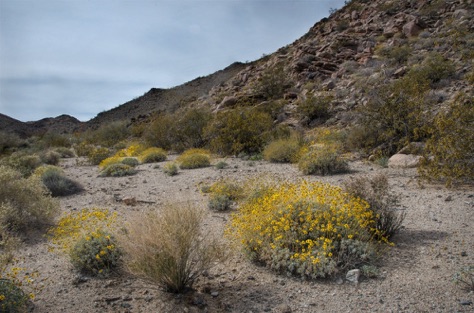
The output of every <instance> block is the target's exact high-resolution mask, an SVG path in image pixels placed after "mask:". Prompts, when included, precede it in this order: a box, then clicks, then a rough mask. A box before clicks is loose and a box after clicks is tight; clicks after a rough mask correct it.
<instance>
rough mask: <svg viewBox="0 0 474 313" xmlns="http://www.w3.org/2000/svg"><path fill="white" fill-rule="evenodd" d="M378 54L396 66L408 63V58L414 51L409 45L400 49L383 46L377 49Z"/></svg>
mask: <svg viewBox="0 0 474 313" xmlns="http://www.w3.org/2000/svg"><path fill="white" fill-rule="evenodd" d="M376 53H377V54H378V55H381V56H384V57H386V58H388V59H389V60H390V62H391V63H392V64H394V65H401V64H405V63H406V62H407V61H408V58H409V56H410V55H411V53H412V49H411V48H410V47H409V46H407V45H403V46H399V47H391V46H382V47H380V48H379V49H377V51H376Z"/></svg>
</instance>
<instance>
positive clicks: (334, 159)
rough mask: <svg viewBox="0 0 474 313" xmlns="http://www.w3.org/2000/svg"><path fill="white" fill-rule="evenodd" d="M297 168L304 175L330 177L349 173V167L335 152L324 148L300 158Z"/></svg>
mask: <svg viewBox="0 0 474 313" xmlns="http://www.w3.org/2000/svg"><path fill="white" fill-rule="evenodd" d="M298 168H299V170H300V171H301V172H302V173H303V174H305V175H332V174H338V173H345V172H348V171H349V165H348V164H347V162H346V161H345V160H344V159H342V158H341V157H340V156H339V154H338V153H337V152H335V151H331V150H326V149H324V148H323V149H316V150H311V151H309V152H307V153H306V154H304V155H303V156H301V158H300V160H299V161H298Z"/></svg>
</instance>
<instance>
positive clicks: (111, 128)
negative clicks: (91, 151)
mask: <svg viewBox="0 0 474 313" xmlns="http://www.w3.org/2000/svg"><path fill="white" fill-rule="evenodd" d="M129 135H130V131H129V129H128V128H127V123H126V122H125V121H117V122H111V123H106V124H104V125H102V126H100V127H99V128H98V129H96V130H89V131H87V132H86V133H85V134H84V137H85V139H86V141H87V142H88V143H92V144H95V145H101V146H105V147H112V146H113V145H114V144H115V143H117V142H120V141H123V140H125V139H127V138H128V136H129Z"/></svg>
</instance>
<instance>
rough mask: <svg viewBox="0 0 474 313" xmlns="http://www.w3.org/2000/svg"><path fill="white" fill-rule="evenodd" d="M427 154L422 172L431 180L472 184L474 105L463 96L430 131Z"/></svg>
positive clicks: (440, 117)
mask: <svg viewBox="0 0 474 313" xmlns="http://www.w3.org/2000/svg"><path fill="white" fill-rule="evenodd" d="M430 134H431V136H430V138H429V139H428V141H427V143H426V153H425V157H424V159H423V162H422V164H421V167H420V168H419V172H420V173H421V175H422V177H424V178H425V179H428V180H438V181H444V182H445V183H446V185H448V186H449V185H452V184H453V183H472V181H473V177H474V144H473V142H474V101H473V100H472V97H471V98H469V97H468V96H466V95H459V96H458V97H457V98H456V99H455V101H453V102H452V103H451V104H450V106H449V108H448V110H447V111H446V112H440V113H439V114H438V115H437V116H436V118H435V120H434V123H433V124H432V127H431V129H430Z"/></svg>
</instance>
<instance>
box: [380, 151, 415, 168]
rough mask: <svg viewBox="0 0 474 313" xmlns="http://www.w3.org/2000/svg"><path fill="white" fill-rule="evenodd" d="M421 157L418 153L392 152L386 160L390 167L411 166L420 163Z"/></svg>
mask: <svg viewBox="0 0 474 313" xmlns="http://www.w3.org/2000/svg"><path fill="white" fill-rule="evenodd" d="M421 159H423V157H422V156H420V155H414V154H394V155H392V157H391V158H390V159H389V160H388V167H391V168H413V167H417V166H418V165H420V161H421Z"/></svg>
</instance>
